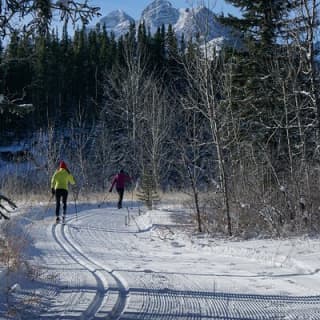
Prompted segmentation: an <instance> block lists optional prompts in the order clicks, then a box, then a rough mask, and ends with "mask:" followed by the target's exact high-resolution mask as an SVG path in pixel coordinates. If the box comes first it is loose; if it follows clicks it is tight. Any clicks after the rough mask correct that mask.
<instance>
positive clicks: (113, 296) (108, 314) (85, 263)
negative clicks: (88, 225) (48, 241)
mask: <svg viewBox="0 0 320 320" xmlns="http://www.w3.org/2000/svg"><path fill="white" fill-rule="evenodd" d="M90 215H91V214H90V213H88V214H86V215H83V216H81V217H79V218H78V217H72V218H69V219H68V220H67V223H66V224H55V225H54V226H53V227H52V234H53V238H54V239H55V241H56V242H57V243H58V244H59V245H60V247H61V248H62V249H63V250H64V251H65V252H66V253H67V254H68V255H69V256H70V257H71V258H72V259H73V260H74V261H75V262H76V263H78V264H80V265H81V266H82V267H84V268H85V269H86V270H88V271H89V272H90V273H91V274H92V275H93V276H94V278H95V280H96V283H97V293H96V295H95V297H94V299H93V301H92V302H91V303H90V305H89V306H88V308H87V310H86V311H85V312H84V313H83V315H82V317H81V319H101V318H103V319H109V320H117V319H120V316H121V314H122V313H123V311H124V310H125V308H126V304H127V299H128V297H129V291H128V288H127V284H126V283H125V281H124V280H123V279H121V278H120V277H119V276H117V275H115V274H114V273H113V272H112V270H109V269H108V268H107V267H105V266H102V265H101V264H99V263H98V262H96V261H94V260H93V259H91V258H90V257H87V256H86V255H85V254H84V253H83V252H82V250H81V248H79V247H78V246H77V244H75V243H74V242H72V240H71V239H70V237H69V236H68V234H69V232H68V228H69V227H68V223H70V222H71V221H73V220H75V219H77V220H78V219H82V218H85V217H87V216H90ZM111 283H112V284H113V286H112V288H111V287H110V284H111ZM109 300H110V301H109Z"/></svg>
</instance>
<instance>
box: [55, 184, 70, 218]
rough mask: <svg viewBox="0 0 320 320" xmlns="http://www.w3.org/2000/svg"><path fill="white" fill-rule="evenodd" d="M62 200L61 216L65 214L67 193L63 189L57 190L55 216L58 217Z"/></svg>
mask: <svg viewBox="0 0 320 320" xmlns="http://www.w3.org/2000/svg"><path fill="white" fill-rule="evenodd" d="M61 198H62V203H63V214H64V215H65V214H66V212H67V198H68V191H67V190H65V189H57V190H56V216H57V217H59V215H60V202H61Z"/></svg>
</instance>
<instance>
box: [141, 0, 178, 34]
mask: <svg viewBox="0 0 320 320" xmlns="http://www.w3.org/2000/svg"><path fill="white" fill-rule="evenodd" d="M179 16H180V13H179V10H178V9H176V8H173V7H172V4H171V3H170V2H169V1H167V0H155V1H153V2H152V3H150V4H149V5H148V6H147V7H146V8H145V9H144V10H143V11H142V14H141V18H140V20H139V22H143V21H144V23H145V25H146V27H147V28H148V29H149V30H150V32H151V33H154V32H156V31H157V29H158V28H159V27H161V26H162V25H163V24H164V25H165V26H168V25H169V24H171V25H172V26H174V25H175V24H176V23H177V21H178V19H179Z"/></svg>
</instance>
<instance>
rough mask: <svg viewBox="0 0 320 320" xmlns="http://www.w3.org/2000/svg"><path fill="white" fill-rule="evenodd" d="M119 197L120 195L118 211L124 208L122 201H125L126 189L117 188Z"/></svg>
mask: <svg viewBox="0 0 320 320" xmlns="http://www.w3.org/2000/svg"><path fill="white" fill-rule="evenodd" d="M116 189H117V192H118V195H119V200H118V209H121V208H122V199H123V194H124V188H116Z"/></svg>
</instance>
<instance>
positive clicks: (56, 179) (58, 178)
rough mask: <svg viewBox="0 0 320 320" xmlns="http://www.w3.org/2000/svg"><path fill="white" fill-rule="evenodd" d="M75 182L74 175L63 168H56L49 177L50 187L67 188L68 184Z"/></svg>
mask: <svg viewBox="0 0 320 320" xmlns="http://www.w3.org/2000/svg"><path fill="white" fill-rule="evenodd" d="M69 183H71V184H75V183H76V182H75V180H74V177H73V176H72V174H71V173H69V172H68V171H67V170H65V169H58V170H57V171H56V172H55V173H54V174H53V176H52V178H51V188H53V189H55V190H57V189H64V190H68V184H69Z"/></svg>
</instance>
